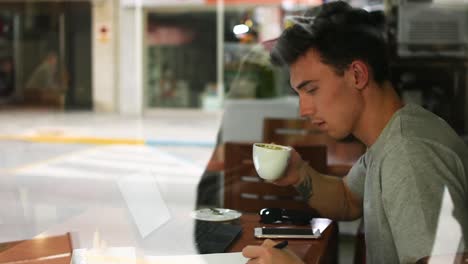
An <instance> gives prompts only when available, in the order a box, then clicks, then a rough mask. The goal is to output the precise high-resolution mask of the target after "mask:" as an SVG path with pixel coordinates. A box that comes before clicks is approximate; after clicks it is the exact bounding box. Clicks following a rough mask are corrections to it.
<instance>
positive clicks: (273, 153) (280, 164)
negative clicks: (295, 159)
mask: <svg viewBox="0 0 468 264" xmlns="http://www.w3.org/2000/svg"><path fill="white" fill-rule="evenodd" d="M290 155H291V147H287V146H281V145H276V144H266V143H254V144H253V148H252V156H253V162H254V166H255V170H256V171H257V173H258V176H260V177H261V178H263V179H265V180H267V181H275V180H277V179H279V178H280V177H281V176H283V174H284V171H285V170H286V168H287V167H288V162H289V157H290Z"/></svg>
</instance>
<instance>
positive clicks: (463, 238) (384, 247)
mask: <svg viewBox="0 0 468 264" xmlns="http://www.w3.org/2000/svg"><path fill="white" fill-rule="evenodd" d="M346 184H347V185H348V186H349V188H350V190H351V191H353V192H354V193H356V194H358V195H359V196H361V197H362V198H363V208H364V223H365V237H366V248H367V261H368V262H369V263H414V262H415V261H417V260H418V259H420V258H422V257H424V256H430V255H437V254H447V253H454V252H456V251H462V250H465V247H466V245H468V243H467V241H468V149H467V146H466V144H465V143H464V142H463V141H462V140H461V139H460V137H459V136H458V135H457V134H456V133H455V132H454V131H453V130H452V129H451V128H450V126H449V125H447V123H446V122H445V121H444V120H442V119H441V118H439V117H438V116H436V115H434V114H433V113H431V112H429V111H427V110H425V109H423V108H422V107H419V106H416V105H406V106H405V107H403V108H402V109H400V110H399V111H397V112H396V113H395V114H394V115H393V117H392V118H391V120H390V121H389V123H388V124H387V125H386V127H385V128H384V130H383V131H382V133H381V134H380V136H379V138H378V139H377V141H376V142H375V143H374V144H373V145H372V146H371V147H370V148H369V149H368V151H367V152H366V153H365V154H364V155H363V156H362V157H361V158H360V159H359V161H358V162H357V163H356V164H355V165H354V166H353V168H352V169H351V171H350V172H349V174H348V176H347V177H346Z"/></svg>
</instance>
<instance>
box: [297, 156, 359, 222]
mask: <svg viewBox="0 0 468 264" xmlns="http://www.w3.org/2000/svg"><path fill="white" fill-rule="evenodd" d="M299 178H300V180H299V182H298V183H297V184H295V187H296V190H297V191H298V192H299V193H300V195H301V196H302V198H303V199H304V200H305V201H307V203H308V204H309V206H311V207H312V208H314V209H316V210H317V211H318V212H319V213H320V214H321V215H322V216H323V217H327V218H331V219H334V220H354V219H357V218H359V217H360V216H361V215H362V206H361V203H360V201H359V200H358V199H357V198H356V197H355V196H354V195H353V194H352V193H351V191H350V190H349V189H348V188H347V187H346V185H345V183H344V181H343V178H340V177H335V176H328V175H324V174H321V173H319V172H317V171H316V170H314V169H312V168H311V167H310V166H309V165H308V164H307V163H306V162H303V163H302V164H301V165H300V166H299Z"/></svg>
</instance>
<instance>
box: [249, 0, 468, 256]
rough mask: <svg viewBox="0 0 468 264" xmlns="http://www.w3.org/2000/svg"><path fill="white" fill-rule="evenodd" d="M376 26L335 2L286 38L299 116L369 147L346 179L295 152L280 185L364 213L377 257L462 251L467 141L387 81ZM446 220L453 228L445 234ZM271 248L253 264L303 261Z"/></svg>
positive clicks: (347, 213) (252, 252)
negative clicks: (405, 100)
mask: <svg viewBox="0 0 468 264" xmlns="http://www.w3.org/2000/svg"><path fill="white" fill-rule="evenodd" d="M374 25H375V21H373V17H372V16H371V15H370V14H369V13H368V12H366V11H364V10H360V9H353V8H351V7H350V6H349V5H348V4H346V3H344V2H332V3H329V4H324V5H323V6H322V7H321V8H320V11H319V13H318V14H317V15H316V16H315V17H311V16H307V15H306V16H305V17H304V18H303V19H301V21H299V23H296V24H295V25H294V26H292V27H291V28H288V29H286V30H285V31H284V32H283V34H282V35H281V37H280V38H279V39H278V41H277V43H276V45H275V47H274V48H273V50H272V52H271V56H272V61H273V62H274V63H275V64H279V65H287V66H289V70H290V83H291V86H292V88H293V89H294V90H295V91H296V92H297V93H298V95H299V102H300V112H301V115H302V116H303V117H306V118H308V119H309V120H310V122H312V123H314V124H315V125H317V127H318V128H319V129H321V130H322V131H324V132H326V133H328V134H329V135H330V136H332V137H334V138H336V139H341V138H344V137H346V136H348V135H350V134H352V135H354V136H355V137H356V138H358V139H359V140H361V141H362V142H363V143H365V144H366V146H367V147H368V150H367V152H366V153H365V154H364V155H363V156H362V157H361V158H360V159H359V161H358V162H357V163H356V164H355V165H354V166H353V168H352V169H351V171H350V172H349V173H348V175H347V176H346V177H344V178H343V179H341V178H338V177H332V176H326V175H322V174H320V173H318V172H316V171H315V170H314V169H312V168H310V167H309V166H308V165H307V164H306V163H305V162H304V161H303V160H302V159H301V157H300V156H299V155H298V154H297V153H296V152H294V153H293V155H292V157H291V160H290V165H289V168H288V171H287V172H286V174H285V176H283V177H282V178H281V179H279V180H278V181H276V182H275V184H278V185H282V186H286V185H294V186H295V187H296V188H297V190H298V191H299V193H301V195H302V196H303V197H304V199H305V200H306V201H307V202H308V204H309V205H310V206H311V207H313V208H315V209H317V210H318V211H319V212H320V213H321V215H323V216H324V217H328V218H332V219H335V220H353V219H357V218H359V217H361V216H363V218H364V222H365V237H366V248H367V259H366V260H367V261H368V262H369V263H414V262H415V261H417V260H418V259H420V258H422V257H424V256H429V255H435V254H443V253H452V254H453V253H455V252H459V251H464V250H465V249H466V245H468V243H467V240H468V195H467V192H468V150H467V147H466V145H465V144H464V142H463V141H462V140H461V139H460V138H459V137H458V136H457V134H456V133H455V132H454V131H453V130H452V129H451V128H450V127H449V126H448V125H447V123H446V122H445V121H443V120H442V119H441V118H439V117H437V116H436V115H434V114H432V113H430V112H428V111H426V110H424V109H423V108H421V107H419V106H415V105H406V106H405V105H404V104H403V103H402V101H401V100H400V98H399V97H398V95H397V93H396V92H395V89H394V87H392V84H391V83H390V82H389V70H388V59H387V55H386V54H387V46H386V41H385V39H384V37H383V32H382V30H379V29H377V28H376V27H375V26H374ZM445 207H449V210H446V209H447V208H445ZM447 211H448V214H447V213H443V212H447ZM447 221H448V223H451V224H450V225H448V226H450V228H449V230H445V229H442V230H441V227H445V226H447V225H446V224H444V223H447ZM454 223H455V224H454ZM441 241H443V243H442V247H441V246H440V244H441V243H440V242H441ZM445 241H449V242H451V243H445ZM449 244H451V245H449ZM272 245H274V243H273V242H272V241H265V243H264V244H263V245H262V246H248V247H246V248H245V249H244V250H243V254H244V256H246V257H248V258H251V260H250V261H249V262H248V263H301V261H300V260H299V259H298V258H297V257H296V256H294V255H293V254H292V253H291V252H290V251H287V250H277V249H274V248H272Z"/></svg>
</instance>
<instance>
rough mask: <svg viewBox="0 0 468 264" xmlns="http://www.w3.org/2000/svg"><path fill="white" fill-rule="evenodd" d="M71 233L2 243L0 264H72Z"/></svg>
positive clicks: (0, 246) (0, 244)
mask: <svg viewBox="0 0 468 264" xmlns="http://www.w3.org/2000/svg"><path fill="white" fill-rule="evenodd" d="M72 251H73V248H72V243H71V238H70V233H66V234H64V235H60V236H51V237H45V238H35V239H28V240H20V241H13V242H7V243H0V263H20V262H21V263H28V264H30V263H34V264H46V263H47V264H70V261H71V257H72Z"/></svg>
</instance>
